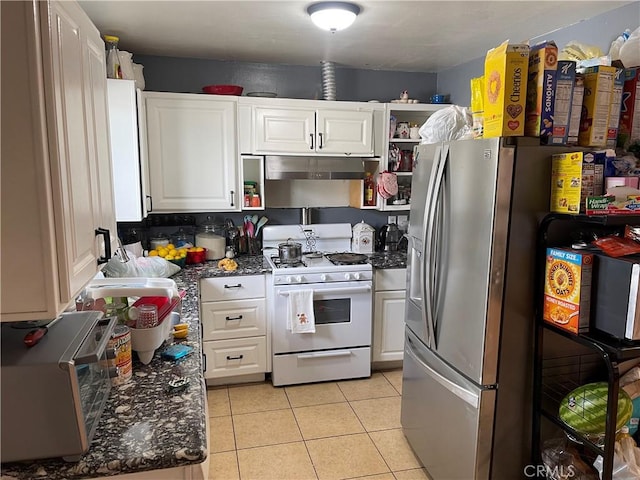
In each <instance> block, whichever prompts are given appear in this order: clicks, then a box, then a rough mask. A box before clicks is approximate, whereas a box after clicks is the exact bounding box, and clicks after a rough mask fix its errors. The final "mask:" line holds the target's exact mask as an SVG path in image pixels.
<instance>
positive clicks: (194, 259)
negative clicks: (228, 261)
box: [187, 247, 207, 265]
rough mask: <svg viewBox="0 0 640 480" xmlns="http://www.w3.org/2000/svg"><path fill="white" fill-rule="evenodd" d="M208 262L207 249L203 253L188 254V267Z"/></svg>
mask: <svg viewBox="0 0 640 480" xmlns="http://www.w3.org/2000/svg"><path fill="white" fill-rule="evenodd" d="M203 248H204V247H203ZM206 261H207V249H206V248H205V249H204V250H203V251H202V252H187V265H193V264H194V263H204V262H206Z"/></svg>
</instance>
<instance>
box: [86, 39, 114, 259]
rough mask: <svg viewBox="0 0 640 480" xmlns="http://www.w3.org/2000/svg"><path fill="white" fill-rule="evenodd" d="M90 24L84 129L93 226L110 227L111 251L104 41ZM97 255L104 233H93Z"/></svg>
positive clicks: (111, 198) (111, 196)
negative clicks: (93, 207)
mask: <svg viewBox="0 0 640 480" xmlns="http://www.w3.org/2000/svg"><path fill="white" fill-rule="evenodd" d="M92 27H93V26H87V28H86V29H84V32H83V35H82V37H83V44H84V48H85V65H86V68H85V84H86V85H87V89H86V94H87V102H86V104H87V115H86V122H87V132H88V138H89V151H90V152H91V156H90V157H89V158H90V160H91V161H92V166H93V169H94V170H93V172H94V173H93V191H94V197H95V198H96V199H97V202H95V204H94V205H95V207H96V211H95V217H96V227H98V228H103V229H107V230H109V242H110V249H109V250H110V251H111V252H115V251H116V248H118V229H117V226H116V214H115V199H114V193H113V177H112V169H111V153H110V152H111V150H110V146H109V125H108V113H107V79H106V76H105V72H106V70H107V66H106V61H105V49H104V42H103V41H102V39H101V38H100V34H99V33H98V31H97V30H95V28H92ZM96 238H97V241H98V255H101V256H104V252H108V251H109V250H107V249H106V248H105V247H106V245H104V237H103V236H98V237H96Z"/></svg>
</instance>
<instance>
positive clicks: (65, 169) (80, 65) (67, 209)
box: [41, 2, 100, 303]
mask: <svg viewBox="0 0 640 480" xmlns="http://www.w3.org/2000/svg"><path fill="white" fill-rule="evenodd" d="M49 5H50V6H49V8H50V12H49V18H48V24H47V16H46V15H43V23H45V24H44V25H43V26H42V27H43V29H42V31H43V32H48V31H50V35H51V37H50V39H49V38H47V36H46V35H43V40H44V41H45V42H48V41H50V42H51V43H50V45H48V46H47V48H45V49H44V50H45V52H44V53H45V56H47V55H50V61H51V66H52V77H51V79H50V81H51V82H52V87H53V92H52V93H53V96H52V98H51V99H50V101H51V104H50V106H51V109H48V112H47V113H48V116H49V117H50V120H51V123H50V125H51V128H50V130H49V137H50V138H49V142H50V145H51V146H52V149H51V173H52V183H53V185H52V187H53V193H54V211H55V223H56V251H57V254H58V265H59V281H60V300H61V302H63V303H64V302H67V301H70V300H71V299H72V298H73V296H74V295H75V294H76V293H78V292H79V291H80V290H81V289H82V288H83V287H84V285H85V284H86V283H87V282H88V281H89V280H91V278H92V277H93V276H94V275H95V273H96V271H97V266H96V265H97V263H96V262H97V260H98V256H99V254H98V247H97V246H96V240H95V227H96V225H97V224H98V219H97V218H96V212H98V211H99V208H98V206H97V205H96V202H99V201H100V200H99V198H98V196H96V195H95V192H94V191H93V189H94V178H95V177H94V176H93V175H94V172H92V168H93V165H92V162H91V161H88V160H87V159H90V158H92V151H93V150H94V146H92V145H91V144H90V140H89V138H90V137H89V135H90V131H89V125H88V122H87V119H86V117H85V113H86V107H85V102H87V99H89V98H91V95H90V93H89V92H88V91H87V89H88V88H89V87H88V85H87V84H86V81H85V79H86V78H87V77H86V75H85V69H86V68H87V66H86V63H85V61H84V54H85V51H86V50H85V49H86V47H85V45H84V44H83V39H82V35H81V32H80V30H81V21H82V20H80V21H79V19H82V17H79V16H78V13H77V10H80V7H79V6H78V5H77V4H75V3H72V2H52V3H50V4H49ZM41 8H43V9H46V4H44V3H43V4H42V5H41ZM80 12H81V10H80ZM45 70H46V69H45ZM47 101H49V99H48V100H47Z"/></svg>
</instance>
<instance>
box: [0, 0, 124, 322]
mask: <svg viewBox="0 0 640 480" xmlns="http://www.w3.org/2000/svg"><path fill="white" fill-rule="evenodd" d="M0 5H1V9H2V10H1V21H2V82H1V84H2V92H1V94H2V185H1V187H2V197H1V208H2V219H1V221H2V230H1V235H2V237H1V238H2V261H1V274H2V282H1V295H2V302H1V309H2V310H1V312H2V315H1V317H0V319H1V320H2V321H17V320H45V319H52V318H54V317H56V316H57V315H58V314H60V313H61V312H62V311H63V310H64V309H65V308H66V307H67V306H68V305H69V304H70V303H71V302H72V301H73V299H74V298H75V296H76V295H77V294H78V293H79V292H80V291H81V290H82V288H84V286H85V285H86V283H87V282H88V281H89V280H91V278H93V277H94V276H95V274H96V272H97V271H98V269H99V261H104V260H106V259H107V258H108V257H109V256H110V255H109V252H110V251H114V250H115V248H116V246H117V230H116V221H115V214H114V212H115V210H114V198H113V187H112V173H111V163H110V153H109V137H108V124H107V118H108V117H107V98H106V65H105V52H104V43H103V41H102V39H101V38H100V33H99V32H98V30H97V29H96V28H95V26H94V25H93V23H92V22H91V21H90V20H89V18H88V17H87V15H86V14H85V13H84V11H83V10H82V9H81V8H80V6H79V5H78V4H77V3H75V2H66V1H65V2H57V1H50V2H39V1H32V2H1V4H0Z"/></svg>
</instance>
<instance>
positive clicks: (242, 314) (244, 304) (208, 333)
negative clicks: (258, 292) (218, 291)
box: [200, 298, 265, 342]
mask: <svg viewBox="0 0 640 480" xmlns="http://www.w3.org/2000/svg"><path fill="white" fill-rule="evenodd" d="M200 316H201V318H202V328H203V333H202V339H203V340H204V341H205V342H206V341H208V340H225V339H228V338H239V337H257V336H259V335H264V334H265V300H263V299H257V298H251V299H248V300H233V301H229V302H206V303H203V304H202V308H201V312H200Z"/></svg>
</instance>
